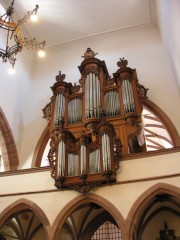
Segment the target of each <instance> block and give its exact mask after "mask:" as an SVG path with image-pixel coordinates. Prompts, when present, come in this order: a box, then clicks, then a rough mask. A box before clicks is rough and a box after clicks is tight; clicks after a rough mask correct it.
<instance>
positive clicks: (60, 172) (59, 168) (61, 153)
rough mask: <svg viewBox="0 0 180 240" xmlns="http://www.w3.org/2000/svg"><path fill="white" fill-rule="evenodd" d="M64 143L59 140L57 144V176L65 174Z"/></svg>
mask: <svg viewBox="0 0 180 240" xmlns="http://www.w3.org/2000/svg"><path fill="white" fill-rule="evenodd" d="M65 149H66V144H65V142H64V141H61V142H60V143H59V145H58V159H57V164H58V166H57V171H58V172H57V174H58V176H64V174H65V158H66V151H65Z"/></svg>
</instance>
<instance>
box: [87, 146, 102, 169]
mask: <svg viewBox="0 0 180 240" xmlns="http://www.w3.org/2000/svg"><path fill="white" fill-rule="evenodd" d="M98 172H100V150H99V149H96V150H95V151H93V152H91V153H89V173H90V174H91V173H98Z"/></svg>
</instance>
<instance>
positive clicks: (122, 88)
mask: <svg viewBox="0 0 180 240" xmlns="http://www.w3.org/2000/svg"><path fill="white" fill-rule="evenodd" d="M96 55H97V54H96V53H95V52H94V51H93V50H91V48H87V50H86V52H85V53H84V56H83V58H84V60H83V61H82V62H81V64H80V66H79V67H78V68H79V71H80V74H81V76H80V79H81V80H80V85H76V84H72V83H68V82H66V81H64V79H65V74H61V71H60V72H59V75H58V76H56V82H55V83H54V85H53V86H52V87H51V89H52V92H53V96H52V98H51V104H49V105H46V107H45V109H44V111H43V112H44V113H48V114H47V117H46V116H44V118H46V119H47V121H49V125H48V128H49V132H50V140H51V143H50V151H49V154H48V159H49V162H50V166H51V168H52V171H51V176H52V177H53V178H54V180H55V186H56V187H57V188H58V189H60V190H61V189H71V190H76V191H79V192H81V193H85V192H89V191H91V190H92V189H93V188H95V187H100V186H104V185H107V184H112V183H116V175H117V170H118V169H119V162H120V160H121V157H122V156H123V155H128V154H132V153H136V152H143V151H146V146H145V143H144V141H143V138H141V141H140V140H139V135H140V134H141V132H142V130H143V129H142V124H141V114H142V104H143V101H144V100H145V98H146V93H147V90H146V89H145V88H144V86H142V85H140V84H139V83H138V79H137V74H136V70H135V69H131V68H130V67H127V64H128V61H127V60H125V59H124V58H120V61H119V62H118V67H120V68H119V69H117V71H116V72H115V73H114V74H113V78H110V77H109V73H108V70H107V67H106V64H105V62H104V61H101V60H100V59H97V58H95V56H96ZM46 108H47V109H46ZM49 108H50V109H49Z"/></svg>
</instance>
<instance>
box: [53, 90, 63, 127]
mask: <svg viewBox="0 0 180 240" xmlns="http://www.w3.org/2000/svg"><path fill="white" fill-rule="evenodd" d="M64 110H65V98H64V96H63V94H62V93H58V94H57V96H56V101H55V111H54V125H55V126H59V120H60V118H61V117H63V116H64Z"/></svg>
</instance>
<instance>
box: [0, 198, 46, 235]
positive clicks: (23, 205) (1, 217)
mask: <svg viewBox="0 0 180 240" xmlns="http://www.w3.org/2000/svg"><path fill="white" fill-rule="evenodd" d="M23 209H30V210H32V211H33V212H34V213H35V214H36V215H37V216H38V217H39V219H40V221H41V222H42V224H43V227H44V229H45V232H46V236H47V239H49V235H50V234H49V232H50V223H49V220H48V218H47V217H46V215H45V213H44V212H43V210H42V209H41V208H40V207H39V206H38V205H37V204H35V203H34V202H32V201H30V200H28V199H25V198H21V199H19V200H17V201H15V202H14V203H12V204H10V205H9V206H8V207H7V208H6V209H4V210H3V211H2V213H1V214H0V228H1V227H2V226H3V224H4V223H5V221H6V220H7V219H8V218H9V217H10V216H11V215H12V214H13V213H16V212H18V211H20V210H23Z"/></svg>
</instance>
